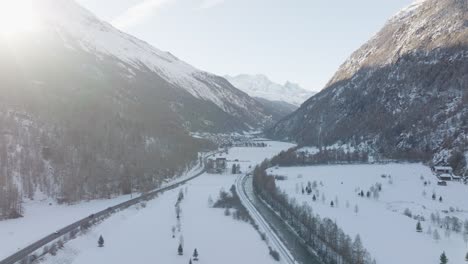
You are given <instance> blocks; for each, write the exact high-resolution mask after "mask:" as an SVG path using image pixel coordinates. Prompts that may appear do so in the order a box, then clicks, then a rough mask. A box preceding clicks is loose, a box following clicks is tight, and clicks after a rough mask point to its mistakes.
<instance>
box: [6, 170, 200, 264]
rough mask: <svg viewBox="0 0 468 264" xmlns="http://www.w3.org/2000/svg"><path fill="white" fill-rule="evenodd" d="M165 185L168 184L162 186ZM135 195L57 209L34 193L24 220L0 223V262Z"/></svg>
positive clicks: (26, 209) (62, 206)
mask: <svg viewBox="0 0 468 264" xmlns="http://www.w3.org/2000/svg"><path fill="white" fill-rule="evenodd" d="M200 170H201V167H199V166H196V167H194V168H193V169H191V170H190V171H188V172H187V173H185V174H184V175H182V176H180V177H177V178H175V179H174V180H173V181H171V182H178V181H181V180H184V179H186V178H187V177H191V176H193V175H194V174H196V173H197V172H199V171H200ZM167 184H169V182H168V183H166V184H164V185H167ZM139 195H140V194H138V193H134V194H133V195H122V196H119V197H115V198H112V199H103V200H92V201H86V202H81V203H78V204H74V205H60V204H57V203H56V202H55V201H54V200H53V199H49V198H47V197H44V196H42V195H41V194H39V193H38V194H36V197H35V199H34V200H25V201H24V204H23V208H24V217H22V218H18V219H12V220H4V221H0V260H1V259H4V258H6V257H8V256H10V255H11V254H13V253H15V252H16V251H18V250H19V249H21V248H24V247H26V246H28V245H29V244H31V243H33V242H35V241H37V240H39V239H41V238H43V237H45V236H47V235H49V234H51V233H53V232H55V231H56V230H59V229H61V228H63V227H65V226H67V225H69V224H71V223H73V222H75V221H78V220H80V219H82V218H84V217H86V216H88V215H90V214H93V213H96V212H99V211H101V210H104V209H106V208H108V207H110V206H114V205H117V204H119V203H122V202H125V201H127V200H129V199H131V198H132V197H133V198H135V197H137V196H139Z"/></svg>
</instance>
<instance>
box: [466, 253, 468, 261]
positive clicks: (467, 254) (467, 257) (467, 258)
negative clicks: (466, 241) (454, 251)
mask: <svg viewBox="0 0 468 264" xmlns="http://www.w3.org/2000/svg"><path fill="white" fill-rule="evenodd" d="M465 261H466V262H468V252H467V253H466V256H465Z"/></svg>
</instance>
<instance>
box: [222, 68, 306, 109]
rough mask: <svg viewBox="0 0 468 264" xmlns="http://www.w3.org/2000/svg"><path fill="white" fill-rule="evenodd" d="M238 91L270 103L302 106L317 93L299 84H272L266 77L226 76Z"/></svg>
mask: <svg viewBox="0 0 468 264" xmlns="http://www.w3.org/2000/svg"><path fill="white" fill-rule="evenodd" d="M225 78H226V79H227V80H228V81H229V82H230V83H232V84H233V85H234V86H235V87H237V88H238V89H240V90H242V91H244V92H245V93H247V94H248V95H250V96H252V97H257V98H263V99H266V100H269V101H273V102H275V101H279V102H286V103H288V104H292V105H295V106H300V105H301V104H302V103H303V102H305V101H306V100H307V99H309V98H310V97H312V96H313V95H314V94H315V93H314V92H312V91H309V90H306V89H304V88H302V87H300V86H299V85H298V84H295V83H291V82H286V83H285V84H284V85H281V84H277V83H274V82H272V81H271V80H270V79H268V77H266V76H265V75H261V74H259V75H248V74H240V75H237V76H225Z"/></svg>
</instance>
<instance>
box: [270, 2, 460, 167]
mask: <svg viewBox="0 0 468 264" xmlns="http://www.w3.org/2000/svg"><path fill="white" fill-rule="evenodd" d="M267 133H268V134H270V135H271V136H274V137H276V138H289V139H294V140H296V141H298V142H299V143H300V144H305V145H331V144H335V143H340V142H341V143H352V144H359V143H363V142H364V143H366V144H369V145H371V146H373V147H375V149H376V151H377V152H379V153H381V154H384V156H387V157H395V158H423V159H429V158H431V157H432V158H433V161H434V162H435V163H445V162H449V163H451V164H453V165H454V166H456V167H458V170H459V171H460V170H461V167H463V166H464V161H463V160H464V158H463V153H464V152H466V151H467V145H468V2H467V1H466V0H426V1H417V2H415V3H414V4H412V5H411V6H410V7H408V8H406V9H404V10H402V11H401V12H400V13H398V14H397V15H396V16H394V17H393V18H391V19H390V20H389V21H388V23H387V24H386V25H385V26H384V28H383V29H382V30H381V31H380V32H379V33H378V34H377V35H376V36H375V37H373V38H372V39H371V40H370V41H368V42H367V43H366V44H364V45H363V46H362V47H361V48H360V49H359V50H357V51H356V52H354V53H353V54H352V55H351V57H350V58H349V59H348V60H347V61H346V62H345V63H344V64H343V65H342V66H341V67H340V68H339V70H338V72H337V73H336V74H335V76H334V77H333V78H332V79H331V80H330V82H329V83H328V84H327V86H326V88H325V89H324V90H322V91H321V92H320V93H319V94H317V95H316V96H314V97H312V98H311V99H309V100H308V101H307V102H306V103H304V104H303V105H302V106H301V108H300V109H298V110H297V111H296V112H295V113H293V114H292V115H290V116H288V117H287V118H285V119H284V120H282V121H280V122H279V123H278V124H276V125H275V126H274V127H273V128H272V129H270V130H269V131H268V132H267Z"/></svg>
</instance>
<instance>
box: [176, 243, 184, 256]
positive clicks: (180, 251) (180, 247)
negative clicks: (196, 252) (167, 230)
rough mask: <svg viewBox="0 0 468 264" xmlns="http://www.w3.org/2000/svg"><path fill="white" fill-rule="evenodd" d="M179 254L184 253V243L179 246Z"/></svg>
mask: <svg viewBox="0 0 468 264" xmlns="http://www.w3.org/2000/svg"><path fill="white" fill-rule="evenodd" d="M177 254H179V256H182V255H184V248H183V247H182V244H179V247H178V248H177Z"/></svg>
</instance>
